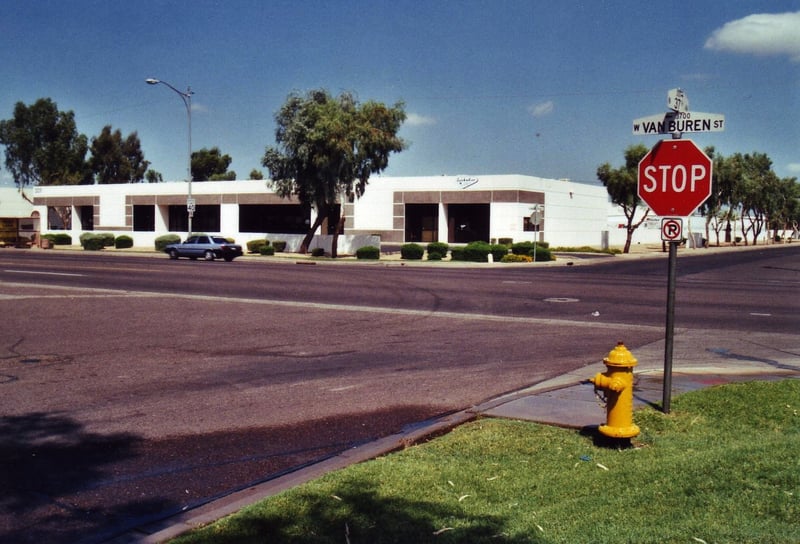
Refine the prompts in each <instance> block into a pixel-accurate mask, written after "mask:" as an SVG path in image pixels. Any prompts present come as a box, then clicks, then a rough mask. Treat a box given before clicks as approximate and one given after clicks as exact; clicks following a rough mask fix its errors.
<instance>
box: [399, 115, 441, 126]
mask: <svg viewBox="0 0 800 544" xmlns="http://www.w3.org/2000/svg"><path fill="white" fill-rule="evenodd" d="M406 123H407V124H408V125H410V126H412V127H422V126H427V125H435V124H436V119H434V118H433V117H427V116H425V115H420V114H418V113H409V114H408V115H407V116H406Z"/></svg>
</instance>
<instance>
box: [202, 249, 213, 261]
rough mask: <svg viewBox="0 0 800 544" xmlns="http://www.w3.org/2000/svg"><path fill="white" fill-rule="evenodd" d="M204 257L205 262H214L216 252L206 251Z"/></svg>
mask: <svg viewBox="0 0 800 544" xmlns="http://www.w3.org/2000/svg"><path fill="white" fill-rule="evenodd" d="M204 257H205V260H207V261H213V260H214V252H213V251H211V250H210V249H209V250H208V251H206V253H205V255H204Z"/></svg>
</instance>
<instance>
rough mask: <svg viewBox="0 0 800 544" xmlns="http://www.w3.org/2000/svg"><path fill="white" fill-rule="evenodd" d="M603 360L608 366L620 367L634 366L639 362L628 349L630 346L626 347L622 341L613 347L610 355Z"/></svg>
mask: <svg viewBox="0 0 800 544" xmlns="http://www.w3.org/2000/svg"><path fill="white" fill-rule="evenodd" d="M603 362H604V363H605V364H606V365H608V366H620V367H625V368H629V367H633V366H636V365H637V364H638V361H637V360H636V357H634V356H633V354H632V353H631V352H630V351H628V348H626V347H625V344H623V343H622V342H620V343H619V344H617V346H616V347H615V348H614V349H612V350H611V351H610V352H609V353H608V357H606V358H605V359H603Z"/></svg>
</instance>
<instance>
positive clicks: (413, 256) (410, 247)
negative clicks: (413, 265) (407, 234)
mask: <svg viewBox="0 0 800 544" xmlns="http://www.w3.org/2000/svg"><path fill="white" fill-rule="evenodd" d="M424 254H425V248H424V247H422V246H421V245H419V244H403V245H402V246H401V247H400V257H401V258H403V259H408V260H415V261H416V260H420V259H422V256H423V255H424Z"/></svg>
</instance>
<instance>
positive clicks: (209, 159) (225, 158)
mask: <svg viewBox="0 0 800 544" xmlns="http://www.w3.org/2000/svg"><path fill="white" fill-rule="evenodd" d="M231 161H233V159H231V156H230V155H223V154H222V152H221V151H220V150H219V148H218V147H212V148H211V149H206V148H205V147H204V148H203V149H201V150H200V151H192V179H193V180H194V181H233V180H235V179H236V172H234V171H228V166H230V164H231Z"/></svg>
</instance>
